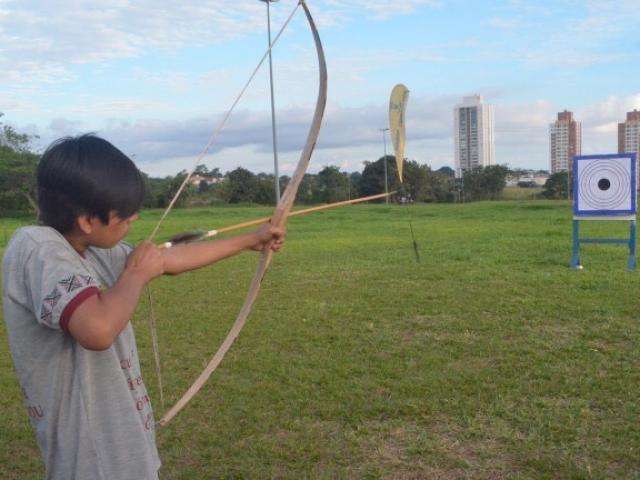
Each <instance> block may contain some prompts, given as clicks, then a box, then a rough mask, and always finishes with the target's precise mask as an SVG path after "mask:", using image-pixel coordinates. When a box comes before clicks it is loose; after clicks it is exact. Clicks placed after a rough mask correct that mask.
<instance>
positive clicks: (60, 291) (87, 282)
mask: <svg viewBox="0 0 640 480" xmlns="http://www.w3.org/2000/svg"><path fill="white" fill-rule="evenodd" d="M24 268H25V277H24V278H25V281H26V283H27V285H26V286H27V289H28V290H29V293H30V299H31V301H32V304H33V312H34V313H35V316H36V318H37V319H38V322H39V323H40V324H42V325H44V326H46V327H49V328H52V329H55V330H64V331H67V330H68V324H69V320H70V319H71V316H72V315H73V312H74V311H75V310H76V308H78V307H79V306H80V305H81V304H82V302H83V301H85V300H86V299H87V298H89V297H91V296H92V295H96V294H99V293H100V285H99V283H98V282H97V280H96V279H94V278H93V277H92V276H91V275H90V274H89V272H88V270H87V269H86V268H85V267H84V266H83V264H82V261H81V260H80V259H79V258H78V256H77V254H76V253H75V252H72V251H70V250H69V249H66V248H64V246H62V245H60V244H58V243H56V242H47V243H43V244H41V245H39V246H38V247H37V248H36V249H35V250H34V251H33V252H32V253H31V255H29V257H28V258H27V259H26V261H25V264H24Z"/></svg>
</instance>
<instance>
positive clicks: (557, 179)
mask: <svg viewBox="0 0 640 480" xmlns="http://www.w3.org/2000/svg"><path fill="white" fill-rule="evenodd" d="M568 180H569V174H568V173H567V172H556V173H554V174H553V175H551V176H550V177H549V178H547V181H546V182H545V183H544V187H543V189H542V194H541V195H542V196H543V197H544V198H549V199H563V198H568V195H567V185H568ZM570 188H571V190H573V188H572V186H570ZM571 193H573V192H571Z"/></svg>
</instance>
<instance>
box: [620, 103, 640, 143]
mask: <svg viewBox="0 0 640 480" xmlns="http://www.w3.org/2000/svg"><path fill="white" fill-rule="evenodd" d="M632 152H636V153H640V112H639V111H638V110H634V111H633V112H628V113H627V121H626V122H624V123H619V124H618V153H632Z"/></svg>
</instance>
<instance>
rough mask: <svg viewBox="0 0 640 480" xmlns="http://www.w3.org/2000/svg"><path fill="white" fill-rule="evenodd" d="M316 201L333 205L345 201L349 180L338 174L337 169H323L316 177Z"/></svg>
mask: <svg viewBox="0 0 640 480" xmlns="http://www.w3.org/2000/svg"><path fill="white" fill-rule="evenodd" d="M316 188H317V190H318V194H317V195H316V198H317V200H319V201H320V202H323V203H334V202H339V201H341V200H346V199H347V197H348V195H349V179H348V178H347V177H346V176H345V175H344V174H342V173H341V172H340V168H339V167H324V168H323V169H322V170H320V172H319V173H318V175H317V182H316Z"/></svg>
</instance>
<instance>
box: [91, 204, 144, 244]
mask: <svg viewBox="0 0 640 480" xmlns="http://www.w3.org/2000/svg"><path fill="white" fill-rule="evenodd" d="M137 219H138V214H137V213H135V214H133V215H131V216H130V217H128V218H120V217H119V216H118V215H117V214H116V212H113V211H112V212H111V213H110V214H109V223H108V224H104V223H102V221H101V220H100V219H99V218H98V217H91V218H89V219H87V221H88V222H89V224H90V229H89V230H90V232H89V233H87V232H86V230H85V233H86V234H87V237H86V239H87V241H88V243H89V244H90V245H93V246H95V247H98V248H112V247H114V246H115V245H117V243H118V242H119V241H120V240H122V239H123V238H124V237H126V236H127V234H128V233H129V229H130V228H131V223H133V222H135V221H136V220H137ZM83 230H84V229H83Z"/></svg>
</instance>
